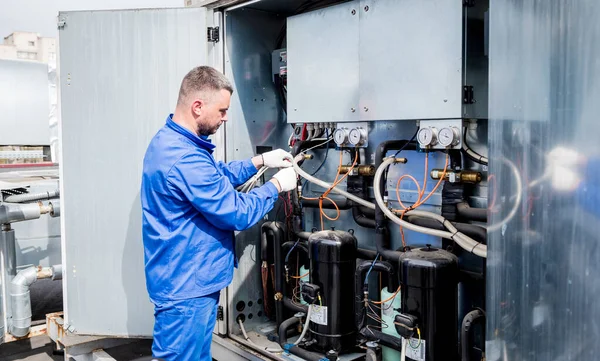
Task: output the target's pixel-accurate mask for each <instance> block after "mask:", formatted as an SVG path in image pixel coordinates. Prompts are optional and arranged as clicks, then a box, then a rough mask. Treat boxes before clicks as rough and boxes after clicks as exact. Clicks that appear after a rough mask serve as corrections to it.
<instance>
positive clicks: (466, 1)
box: [463, 0, 475, 8]
mask: <svg viewBox="0 0 600 361" xmlns="http://www.w3.org/2000/svg"><path fill="white" fill-rule="evenodd" d="M463 6H464V7H467V8H472V7H473V6H475V0H463Z"/></svg>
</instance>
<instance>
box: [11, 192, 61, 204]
mask: <svg viewBox="0 0 600 361" xmlns="http://www.w3.org/2000/svg"><path fill="white" fill-rule="evenodd" d="M59 196H60V191H59V190H58V189H57V190H54V191H48V192H40V193H27V194H15V195H12V196H8V197H6V198H4V201H5V202H7V203H26V202H35V201H42V200H45V199H52V198H58V197H59Z"/></svg>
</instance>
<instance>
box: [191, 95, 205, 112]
mask: <svg viewBox="0 0 600 361" xmlns="http://www.w3.org/2000/svg"><path fill="white" fill-rule="evenodd" d="M202 107H204V102H203V101H202V100H200V99H198V100H194V102H193V103H192V112H193V113H194V115H196V116H200V114H202Z"/></svg>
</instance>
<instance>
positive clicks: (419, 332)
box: [408, 327, 421, 350]
mask: <svg viewBox="0 0 600 361" xmlns="http://www.w3.org/2000/svg"><path fill="white" fill-rule="evenodd" d="M417 335H419V343H418V344H417V346H413V345H412V343H410V341H408V346H410V348H412V349H413V350H416V349H418V348H419V346H421V329H419V328H418V327H417Z"/></svg>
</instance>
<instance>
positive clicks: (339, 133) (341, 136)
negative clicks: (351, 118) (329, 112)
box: [333, 128, 348, 145]
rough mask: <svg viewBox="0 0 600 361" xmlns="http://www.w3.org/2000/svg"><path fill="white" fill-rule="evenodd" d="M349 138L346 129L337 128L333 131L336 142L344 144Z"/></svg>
mask: <svg viewBox="0 0 600 361" xmlns="http://www.w3.org/2000/svg"><path fill="white" fill-rule="evenodd" d="M347 139H348V132H347V131H346V129H342V128H338V129H336V130H335V132H333V140H334V141H335V144H337V145H342V144H344V143H346V140H347Z"/></svg>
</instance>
